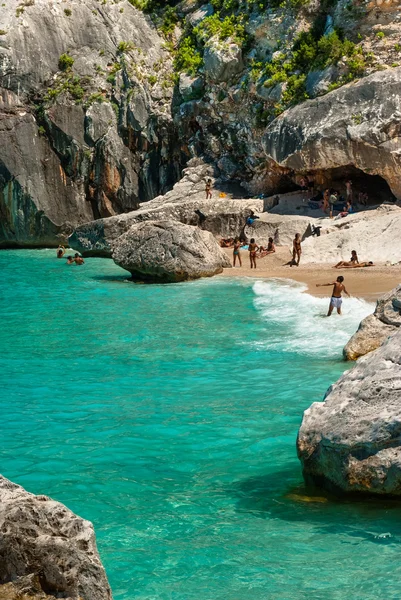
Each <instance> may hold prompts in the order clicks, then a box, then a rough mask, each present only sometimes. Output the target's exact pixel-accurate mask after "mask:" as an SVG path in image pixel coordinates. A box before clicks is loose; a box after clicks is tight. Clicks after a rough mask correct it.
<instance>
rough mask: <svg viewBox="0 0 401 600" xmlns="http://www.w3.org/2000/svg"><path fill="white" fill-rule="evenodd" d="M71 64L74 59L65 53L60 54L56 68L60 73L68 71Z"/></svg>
mask: <svg viewBox="0 0 401 600" xmlns="http://www.w3.org/2000/svg"><path fill="white" fill-rule="evenodd" d="M73 64H74V59H73V58H72V56H70V55H69V54H67V53H64V54H62V55H61V56H60V58H59V59H58V68H59V69H60V71H68V70H69V69H71V68H72V65H73Z"/></svg>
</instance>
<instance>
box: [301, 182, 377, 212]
mask: <svg viewBox="0 0 401 600" xmlns="http://www.w3.org/2000/svg"><path fill="white" fill-rule="evenodd" d="M299 186H300V188H301V191H302V193H303V194H304V195H306V196H307V198H308V200H309V201H310V202H312V203H313V202H315V203H316V204H317V206H316V208H317V207H320V208H321V209H322V210H323V212H324V213H325V214H327V213H328V214H329V217H330V219H333V218H334V210H335V209H336V210H338V211H339V212H338V215H337V216H336V219H342V218H344V217H346V216H347V215H350V214H352V213H354V212H355V195H354V191H353V187H352V186H353V184H352V180H351V179H347V180H346V181H345V197H344V196H343V195H342V194H341V193H340V191H339V190H336V189H334V188H326V189H324V190H318V191H317V192H316V193H315V182H314V181H313V179H311V178H310V177H308V176H307V175H304V176H302V177H301V179H300V181H299ZM368 200H369V196H368V193H367V192H366V190H361V191H360V192H359V193H358V197H357V201H358V204H359V205H361V206H366V205H367V203H368Z"/></svg>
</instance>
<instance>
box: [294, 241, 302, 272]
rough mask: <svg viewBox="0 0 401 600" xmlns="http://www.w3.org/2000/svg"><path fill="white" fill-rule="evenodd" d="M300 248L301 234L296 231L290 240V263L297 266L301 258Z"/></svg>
mask: <svg viewBox="0 0 401 600" xmlns="http://www.w3.org/2000/svg"><path fill="white" fill-rule="evenodd" d="M301 254H302V248H301V234H300V233H296V234H295V238H294V240H293V242H292V263H291V267H292V265H296V266H297V267H299V261H300V260H301Z"/></svg>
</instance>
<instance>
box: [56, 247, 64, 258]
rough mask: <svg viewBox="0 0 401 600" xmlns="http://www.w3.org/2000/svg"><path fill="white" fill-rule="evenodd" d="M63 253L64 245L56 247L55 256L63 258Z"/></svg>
mask: <svg viewBox="0 0 401 600" xmlns="http://www.w3.org/2000/svg"><path fill="white" fill-rule="evenodd" d="M64 254H65V248H64V246H59V247H58V248H57V258H63V256H64Z"/></svg>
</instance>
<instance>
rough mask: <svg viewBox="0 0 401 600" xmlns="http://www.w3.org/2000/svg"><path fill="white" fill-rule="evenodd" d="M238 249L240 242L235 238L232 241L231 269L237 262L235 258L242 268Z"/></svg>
mask: <svg viewBox="0 0 401 600" xmlns="http://www.w3.org/2000/svg"><path fill="white" fill-rule="evenodd" d="M240 248H241V242H240V241H239V239H238V238H235V240H234V250H233V267H235V263H236V261H237V258H238V262H239V266H240V267H242V260H241V252H240Z"/></svg>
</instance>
